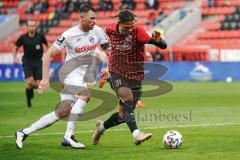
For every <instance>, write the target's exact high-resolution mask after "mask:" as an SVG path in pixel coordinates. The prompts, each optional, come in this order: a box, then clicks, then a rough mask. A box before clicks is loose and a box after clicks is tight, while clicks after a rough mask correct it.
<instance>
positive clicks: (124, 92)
mask: <svg viewBox="0 0 240 160" xmlns="http://www.w3.org/2000/svg"><path fill="white" fill-rule="evenodd" d="M117 94H118V96H119V97H120V98H121V99H122V100H123V101H133V94H132V91H131V90H130V89H129V88H127V87H121V88H119V89H118V91H117Z"/></svg>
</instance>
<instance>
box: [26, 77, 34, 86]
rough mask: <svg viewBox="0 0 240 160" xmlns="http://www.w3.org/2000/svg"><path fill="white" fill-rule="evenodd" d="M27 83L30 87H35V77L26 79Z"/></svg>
mask: <svg viewBox="0 0 240 160" xmlns="http://www.w3.org/2000/svg"><path fill="white" fill-rule="evenodd" d="M26 84H27V87H28V88H32V87H33V77H28V78H27V79H26Z"/></svg>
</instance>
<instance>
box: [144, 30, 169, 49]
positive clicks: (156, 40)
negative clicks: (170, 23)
mask: <svg viewBox="0 0 240 160" xmlns="http://www.w3.org/2000/svg"><path fill="white" fill-rule="evenodd" d="M148 44H153V45H155V46H157V47H158V48H161V49H166V48H167V42H166V41H165V40H164V39H163V38H162V36H161V33H160V32H158V31H155V32H154V33H153V34H152V38H151V39H150V40H149V42H148Z"/></svg>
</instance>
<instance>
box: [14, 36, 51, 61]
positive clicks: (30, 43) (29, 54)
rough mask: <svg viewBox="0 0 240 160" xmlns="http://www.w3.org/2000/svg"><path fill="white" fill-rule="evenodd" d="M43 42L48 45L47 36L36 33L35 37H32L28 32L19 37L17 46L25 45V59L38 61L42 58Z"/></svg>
mask: <svg viewBox="0 0 240 160" xmlns="http://www.w3.org/2000/svg"><path fill="white" fill-rule="evenodd" d="M43 43H44V44H45V45H47V40H46V38H45V36H43V35H41V34H38V33H35V35H34V37H30V36H28V34H27V33H26V34H24V35H22V36H20V37H19V38H18V40H17V41H16V46H17V47H21V46H23V52H24V55H23V59H26V60H35V61H36V60H41V59H42V55H43V45H42V44H43Z"/></svg>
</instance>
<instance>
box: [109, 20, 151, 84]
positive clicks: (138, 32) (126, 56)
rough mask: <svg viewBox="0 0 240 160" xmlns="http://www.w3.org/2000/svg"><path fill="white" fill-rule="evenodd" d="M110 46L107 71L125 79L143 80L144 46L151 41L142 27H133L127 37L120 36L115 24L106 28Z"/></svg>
mask: <svg viewBox="0 0 240 160" xmlns="http://www.w3.org/2000/svg"><path fill="white" fill-rule="evenodd" d="M106 33H107V35H108V37H109V42H110V45H111V56H109V62H108V63H109V71H110V72H114V73H116V74H119V75H121V76H123V77H125V78H127V79H133V80H142V79H143V78H144V70H143V65H144V44H146V43H147V42H149V40H150V39H151V37H150V35H148V33H147V32H146V30H144V29H143V28H142V27H140V26H138V25H134V27H133V30H132V32H131V33H130V34H128V35H121V34H120V33H119V32H118V30H117V24H111V25H109V26H107V27H106Z"/></svg>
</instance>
